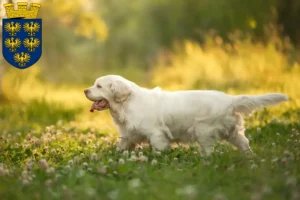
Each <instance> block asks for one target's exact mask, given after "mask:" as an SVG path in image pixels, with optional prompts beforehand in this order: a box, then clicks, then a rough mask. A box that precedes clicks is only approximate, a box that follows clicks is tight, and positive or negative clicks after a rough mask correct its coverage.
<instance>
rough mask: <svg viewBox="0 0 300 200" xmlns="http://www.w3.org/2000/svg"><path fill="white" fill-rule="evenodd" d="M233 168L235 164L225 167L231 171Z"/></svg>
mask: <svg viewBox="0 0 300 200" xmlns="http://www.w3.org/2000/svg"><path fill="white" fill-rule="evenodd" d="M234 168H235V166H234V164H232V165H230V166H229V167H228V168H227V170H228V171H230V172H232V171H234Z"/></svg>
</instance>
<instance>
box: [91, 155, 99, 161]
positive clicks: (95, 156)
mask: <svg viewBox="0 0 300 200" xmlns="http://www.w3.org/2000/svg"><path fill="white" fill-rule="evenodd" d="M91 160H94V161H96V160H98V155H97V154H96V153H92V155H91Z"/></svg>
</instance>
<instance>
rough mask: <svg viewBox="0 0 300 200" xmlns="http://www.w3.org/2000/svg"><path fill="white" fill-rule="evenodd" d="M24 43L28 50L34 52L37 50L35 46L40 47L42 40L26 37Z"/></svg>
mask: <svg viewBox="0 0 300 200" xmlns="http://www.w3.org/2000/svg"><path fill="white" fill-rule="evenodd" d="M23 44H24V46H25V47H26V48H28V51H29V52H34V51H35V48H38V47H39V45H40V40H39V39H37V38H33V37H31V38H26V39H25V40H24V41H23Z"/></svg>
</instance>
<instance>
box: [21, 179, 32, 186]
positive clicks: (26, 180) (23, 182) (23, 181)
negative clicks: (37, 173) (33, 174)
mask: <svg viewBox="0 0 300 200" xmlns="http://www.w3.org/2000/svg"><path fill="white" fill-rule="evenodd" d="M22 184H23V185H29V184H30V181H29V180H28V179H22Z"/></svg>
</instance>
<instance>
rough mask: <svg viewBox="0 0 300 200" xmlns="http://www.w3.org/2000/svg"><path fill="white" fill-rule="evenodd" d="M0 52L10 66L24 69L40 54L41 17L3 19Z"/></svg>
mask: <svg viewBox="0 0 300 200" xmlns="http://www.w3.org/2000/svg"><path fill="white" fill-rule="evenodd" d="M2 25H3V28H2V53H3V56H4V58H5V60H6V61H7V62H9V63H10V64H11V65H12V66H14V67H16V68H19V69H25V68H28V67H30V66H32V65H33V64H34V63H36V62H37V61H38V60H39V59H40V57H41V55H42V19H19V18H11V19H3V23H2Z"/></svg>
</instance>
